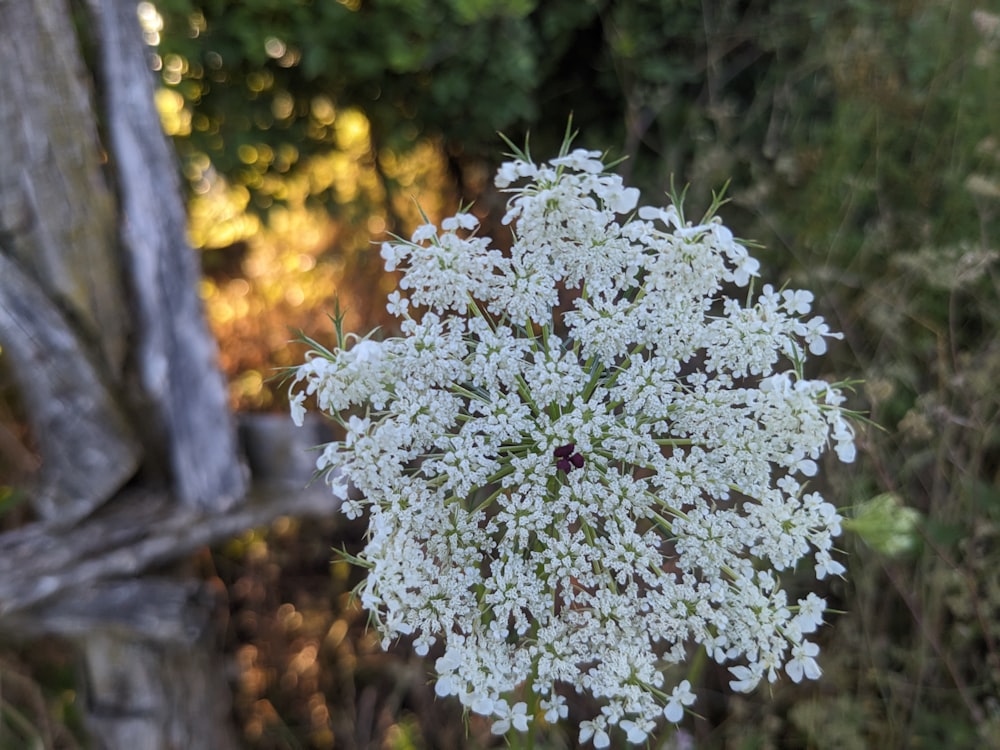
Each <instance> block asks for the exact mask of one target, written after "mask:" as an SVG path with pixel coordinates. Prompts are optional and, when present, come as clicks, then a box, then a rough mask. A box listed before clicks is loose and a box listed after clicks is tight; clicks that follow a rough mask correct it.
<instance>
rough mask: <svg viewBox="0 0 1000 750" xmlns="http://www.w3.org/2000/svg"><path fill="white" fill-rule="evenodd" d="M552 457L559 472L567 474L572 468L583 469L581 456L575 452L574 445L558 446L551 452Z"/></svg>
mask: <svg viewBox="0 0 1000 750" xmlns="http://www.w3.org/2000/svg"><path fill="white" fill-rule="evenodd" d="M552 455H553V456H555V458H556V468H557V469H559V471H562V472H565V473H567V474H569V472H571V471H572V470H573V469H574V468H577V469H582V468H583V456H582V455H580V453H579V451H577V450H576V444H575V443H566V445H560V446H559V447H558V448H556V449H555V450H554V451H552Z"/></svg>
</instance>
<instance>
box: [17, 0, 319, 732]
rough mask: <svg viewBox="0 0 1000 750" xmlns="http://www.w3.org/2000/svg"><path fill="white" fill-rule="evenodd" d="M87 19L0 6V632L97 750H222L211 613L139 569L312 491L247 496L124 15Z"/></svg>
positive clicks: (48, 9)
mask: <svg viewBox="0 0 1000 750" xmlns="http://www.w3.org/2000/svg"><path fill="white" fill-rule="evenodd" d="M89 11H90V12H89V14H88V15H87V17H86V18H85V19H77V24H79V26H74V23H73V17H72V9H71V7H70V3H69V2H68V0H31V1H30V2H29V1H27V0H0V35H2V37H3V44H0V69H2V70H3V71H4V74H3V75H2V76H0V133H2V134H3V136H4V146H5V149H4V154H3V156H2V157H0V347H2V355H0V356H3V357H4V358H5V359H7V360H8V365H9V368H10V369H11V370H12V372H13V373H14V377H15V380H16V383H17V386H18V391H19V395H20V398H21V400H22V401H23V404H24V407H25V411H26V413H27V416H28V420H29V422H30V427H31V430H32V434H33V437H34V440H35V443H36V445H37V450H38V452H39V454H40V456H41V468H40V471H39V473H38V475H37V477H36V481H35V484H34V486H33V487H32V488H30V489H31V493H32V498H33V500H32V505H33V508H34V511H35V514H36V516H37V518H38V520H37V522H35V523H33V524H31V525H29V526H27V527H24V528H20V529H17V530H15V531H12V532H9V533H7V534H4V535H2V536H0V632H2V633H4V634H5V635H6V636H7V637H10V636H14V637H36V636H38V635H41V634H45V633H54V634H59V635H61V636H65V637H69V638H71V639H72V640H73V641H74V642H75V643H76V644H78V646H79V649H80V652H81V655H82V657H83V661H84V665H85V672H86V674H85V682H86V692H87V696H88V698H87V700H88V713H89V726H90V729H91V731H92V733H93V735H94V739H95V741H96V744H97V746H99V747H104V748H108V749H109V750H119V749H120V750H136V749H140V748H141V749H143V750H144V749H145V748H149V749H150V750H159V749H161V748H162V749H163V750H167V749H168V748H170V749H174V748H176V749H178V750H179V749H180V748H185V749H191V748H211V749H212V750H226V749H227V748H235V747H237V743H236V740H235V733H234V732H233V730H232V728H231V725H230V721H229V716H228V706H229V703H228V688H227V685H226V682H225V677H224V672H223V670H221V669H219V659H220V657H219V656H218V654H216V653H215V650H214V648H213V646H214V644H213V642H212V640H213V632H212V627H211V617H210V616H211V610H212V608H213V607H214V606H217V602H213V595H212V591H211V589H210V587H207V586H205V585H204V584H202V583H200V582H198V581H194V580H185V579H183V578H165V577H159V578H153V577H149V576H146V575H145V571H146V570H147V569H149V568H150V567H151V566H154V565H158V566H162V565H164V564H165V563H169V562H171V561H173V560H177V559H179V558H182V557H183V556H185V555H189V554H190V553H191V552H192V551H193V550H195V549H197V548H198V546H199V545H205V544H209V543H212V542H215V541H218V540H220V539H224V538H226V537H227V536H231V535H234V534H237V533H239V532H240V531H241V530H243V529H245V528H248V527H251V526H255V525H261V524H264V523H267V522H269V521H270V520H272V519H273V518H275V517H276V516H278V515H294V514H308V513H321V512H324V511H328V510H329V500H328V497H329V496H328V495H327V494H326V493H325V492H312V493H309V492H307V493H301V492H292V493H281V494H280V495H274V494H271V495H268V494H267V493H264V494H263V495H261V496H260V497H257V498H256V499H255V500H253V501H251V499H249V498H248V495H247V486H248V485H247V482H248V474H247V470H246V468H245V467H244V465H243V461H242V459H241V455H240V450H239V448H238V444H237V438H236V430H235V428H234V424H233V419H232V415H231V414H230V413H229V411H228V408H227V398H226V390H225V384H224V382H223V380H222V377H221V374H220V372H219V370H218V368H217V365H216V351H215V344H214V341H213V340H212V338H211V336H210V333H209V331H208V328H207V325H206V323H205V320H204V316H203V313H202V309H201V304H200V300H199V298H198V280H199V276H198V264H197V259H196V257H195V255H194V253H193V251H192V250H191V248H190V247H189V246H188V245H187V242H186V239H185V227H186V220H185V212H184V206H183V203H182V200H181V194H180V185H179V180H178V177H177V165H176V162H175V157H174V154H173V151H172V149H171V148H170V145H169V143H168V142H167V140H166V138H165V136H164V135H163V133H162V130H161V127H160V123H159V118H158V115H157V112H156V110H155V107H154V103H153V93H154V82H153V77H152V74H151V72H150V70H149V67H148V65H147V61H146V55H147V49H146V47H145V45H144V43H143V40H142V35H141V31H140V29H139V25H138V20H137V17H136V2H134V1H133V0H91V3H90V5H89ZM77 28H82V29H84V33H85V34H86V35H87V37H88V38H89V40H90V41H91V42H93V49H94V50H95V52H96V54H95V55H94V56H93V59H92V62H91V64H92V65H93V66H94V68H95V70H90V69H88V67H87V65H86V64H85V62H84V57H83V55H82V53H81V44H80V40H79V39H78V38H77V30H76V29H77ZM95 92H97V93H95ZM99 123H100V125H101V127H100V128H99V127H98V124H99Z"/></svg>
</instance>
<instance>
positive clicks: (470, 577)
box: [292, 148, 854, 747]
mask: <svg viewBox="0 0 1000 750" xmlns="http://www.w3.org/2000/svg"><path fill="white" fill-rule="evenodd" d="M497 185H498V186H499V187H501V188H503V189H505V190H507V191H508V192H509V194H510V201H509V204H508V212H507V215H506V217H505V219H504V222H505V223H507V224H509V225H511V226H512V229H513V237H514V242H513V247H512V248H511V250H510V251H509V252H501V251H500V250H497V249H494V248H492V247H491V241H490V239H488V238H484V237H479V236H477V230H478V221H477V219H476V218H475V217H474V216H473V215H472V214H470V213H467V212H463V213H459V214H458V215H456V216H454V217H452V218H451V219H447V220H445V221H444V222H443V223H442V225H441V228H440V229H439V228H437V227H435V226H434V225H432V224H425V225H423V226H421V227H419V228H418V229H417V231H416V232H415V233H414V235H413V236H412V238H411V239H410V240H409V241H407V240H402V239H399V240H396V241H393V242H389V243H386V244H385V245H384V246H383V248H382V257H383V258H384V259H385V261H386V266H387V267H388V268H393V269H395V268H398V269H400V270H401V271H402V279H401V281H400V284H399V290H397V291H396V292H393V294H392V295H391V296H390V299H389V311H390V312H391V313H393V314H394V315H396V316H398V318H399V319H400V325H401V330H402V335H401V336H400V337H396V338H389V339H387V340H385V341H382V342H375V341H373V340H370V339H367V338H366V339H357V338H354V337H351V336H346V337H345V336H343V335H342V334H341V333H340V331H339V330H338V347H337V348H335V349H334V350H333V351H328V350H325V349H322V348H320V347H317V348H316V349H314V350H313V351H312V352H310V355H309V356H308V358H307V360H306V362H305V363H304V364H303V365H301V366H300V367H299V368H298V369H297V371H296V374H295V380H294V382H293V384H292V405H293V414H294V416H295V417H296V418H298V419H300V418H301V415H302V410H303V409H304V406H303V400H304V399H303V394H305V395H309V396H315V397H316V400H317V403H318V406H319V409H320V410H321V411H323V412H325V413H326V414H328V415H330V416H332V417H333V418H334V419H336V420H338V421H339V423H340V424H341V425H342V426H343V427H344V429H345V432H346V437H345V438H344V440H343V441H341V442H336V443H332V444H329V445H327V446H325V450H323V452H322V454H321V455H320V458H319V459H318V462H317V463H318V468H319V469H320V470H321V471H323V472H326V473H327V477H328V479H329V481H330V483H331V485H332V488H333V491H334V493H335V494H336V495H337V496H338V497H340V498H341V499H343V500H344V504H343V509H344V511H345V512H346V513H348V514H349V515H352V516H356V515H359V514H361V513H363V512H367V513H368V518H369V533H368V537H367V545H366V547H365V549H364V551H363V553H362V554H361V556H360V559H361V561H362V562H363V564H364V565H366V566H367V567H368V578H367V581H366V583H365V585H364V589H363V592H362V603H363V605H364V606H365V607H366V608H368V609H369V610H370V611H371V612H372V615H373V619H374V622H375V625H376V627H377V628H378V630H379V632H380V633H381V635H382V637H383V644H385V645H388V644H389V643H390V642H391V641H392V640H393V639H395V638H397V637H399V636H401V635H406V636H412V637H413V639H414V642H415V647H416V649H417V651H418V653H423V654H426V653H428V652H429V649H430V648H431V646H432V645H433V644H435V643H439V644H440V646H439V648H440V649H441V650H442V652H443V655H442V656H440V658H438V659H437V661H436V663H435V671H436V675H437V683H436V691H437V693H438V694H439V695H441V696H447V695H454V696H457V698H458V699H459V700H460V701H461V702H462V704H463V705H464V706H466V707H468V708H469V709H471V710H472V711H475V712H477V713H480V714H483V715H486V716H489V717H492V719H493V721H494V725H493V729H494V731H495V732H496V733H498V734H502V733H505V732H507V731H512V730H513V731H522V732H523V731H527V730H529V728H530V724H531V723H532V722H535V721H542V720H544V721H557V720H559V719H560V718H562V717H565V716H566V706H565V698H564V696H563V695H562V691H564V690H566V689H570V690H576V691H577V692H581V693H589V694H590V695H592V696H594V697H595V698H597V699H598V700H599V702H600V705H601V706H602V708H601V711H600V713H599V714H598V715H596V716H593V717H590V718H589V719H586V720H584V721H583V722H582V723H581V725H580V739H581V741H586V740H591V741H593V742H594V744H595V745H596V746H598V747H606V746H608V744H609V742H610V733H611V732H612V731H618V732H620V733H622V734H624V736H625V737H626V739H628V740H629V741H631V742H633V743H642V742H644V741H645V740H646V738H647V736H648V734H649V733H650V732H651V731H653V729H654V727H655V726H656V724H657V723H658V722H659V723H662V722H663V721H664V719H665V720H666V721H667V722H674V723H676V722H678V721H680V720H681V719H682V718H683V715H684V712H685V710H686V709H687V708H688V707H689V706H691V705H692V704H693V703H694V701H695V695H694V693H693V692H692V691H691V686H690V684H689V683H688V681H687V680H680V681H675V682H671V683H670V684H668V680H667V678H666V676H665V671H664V666H665V665H670V664H681V663H683V662H684V661H685V659H686V658H687V656H688V649H689V647H691V646H692V645H694V644H700V645H703V646H704V647H705V648H706V649H707V651H708V653H709V655H710V656H712V657H713V658H714V659H716V660H717V661H718V662H719V663H730V664H732V665H733V666H732V667H730V669H731V671H732V673H733V676H734V678H735V679H734V681H733V682H732V683H731V685H732V687H733V689H735V690H744V691H747V690H752V689H753V688H754V687H755V686H756V685H757V684H758V682H759V681H760V680H761V679H762V678H765V677H766V678H767V679H768V680H769V681H774V680H775V679H777V677H778V674H779V671H780V670H781V669H782V668H783V669H784V671H785V672H786V673H787V674H788V675H789V677H791V678H792V679H793V680H795V681H799V680H801V679H802V678H804V677H805V678H810V679H813V678H816V677H818V676H819V674H820V669H819V666H818V663H817V661H816V658H815V657H816V656H817V655H818V647H817V646H816V645H815V644H813V643H811V642H809V641H807V640H805V637H804V634H807V633H811V632H814V631H815V630H816V629H817V627H818V626H819V625H820V624H821V623H822V615H823V611H824V609H825V606H826V603H825V602H824V601H823V600H822V599H821V598H819V597H818V596H816V595H815V594H809V595H808V597H807V598H805V599H801V600H798V601H797V602H794V603H792V602H789V601H788V598H787V596H786V594H785V592H784V591H783V590H782V589H781V587H780V582H779V580H778V577H777V573H779V572H780V571H783V570H791V569H792V568H794V567H795V566H796V565H797V564H798V562H799V561H800V560H801V559H802V558H804V557H811V558H812V560H813V565H814V566H815V571H816V572H817V574H818V575H819V577H822V576H824V575H827V574H831V573H832V574H836V573H839V572H841V571H842V570H843V566H841V565H840V564H839V563H838V562H836V560H834V558H833V556H832V552H833V547H832V545H833V539H834V537H835V536H837V534H839V533H840V516H839V515H838V514H837V512H836V510H835V509H834V507H833V506H832V505H831V504H830V503H828V502H826V501H825V500H823V498H822V497H821V496H820V495H819V494H818V493H816V492H812V491H810V492H807V491H806V490H805V487H804V484H805V482H806V480H807V478H808V477H811V476H812V475H813V474H815V473H816V471H817V459H819V457H820V455H821V454H822V453H823V452H824V450H826V448H827V447H828V446H829V445H830V444H831V442H832V443H834V444H835V448H836V450H837V454H838V455H839V456H840V457H841V458H842V459H846V460H849V459H850V458H853V455H854V449H853V438H854V432H853V428H852V426H851V423H850V421H849V417H850V414H849V413H848V412H846V411H845V410H844V409H843V408H842V407H841V404H842V403H843V400H844V399H843V396H842V395H841V387H840V386H838V385H831V384H828V383H826V382H824V381H819V380H809V379H807V378H805V377H804V375H803V364H804V362H805V360H806V358H807V356H808V354H809V353H812V354H821V353H822V352H823V351H824V350H825V347H826V343H825V339H826V338H829V337H832V336H835V335H836V334H831V333H830V332H829V330H828V328H827V326H826V325H825V323H823V320H822V319H821V318H818V317H812V318H807V317H804V316H807V315H808V314H809V311H810V309H811V302H812V295H811V294H809V293H808V292H804V291H793V290H781V291H775V290H774V289H773V288H772V287H770V286H764V287H763V289H762V291H761V293H760V294H759V295H757V296H756V297H754V296H753V294H752V292H751V291H750V290H751V289H752V286H751V280H752V279H753V278H754V277H755V276H756V274H757V271H758V268H759V264H758V263H757V261H756V260H755V259H754V258H753V257H752V256H751V255H750V254H749V252H748V251H747V249H746V247H744V245H742V244H740V243H739V242H738V241H737V240H736V239H735V238H734V237H733V235H732V233H731V232H730V231H729V230H728V229H727V228H726V227H725V226H724V225H723V224H722V223H721V222H720V220H719V219H718V218H715V217H714V215H713V213H714V209H713V212H710V214H709V215H708V216H707V217H706V218H705V219H704V220H702V221H701V222H699V223H697V224H695V223H690V222H687V221H685V219H684V217H683V211H682V207H681V206H680V205H676V204H675V205H672V206H668V207H666V208H659V207H651V206H643V207H641V208H639V209H638V211H635V209H636V204H637V202H638V192H637V191H635V190H634V189H631V188H625V187H624V186H623V184H622V181H621V179H620V178H619V177H617V176H616V175H613V174H609V173H607V172H605V171H604V165H603V162H602V160H601V155H600V154H599V153H597V152H591V151H581V150H577V151H569V149H568V148H566V149H564V152H563V154H561V155H560V157H559V158H557V159H555V160H553V161H551V162H548V163H543V164H535V163H534V162H532V161H531V160H530V159H529V158H528V157H527V156H526V155H524V154H519V158H517V159H514V160H513V161H510V162H508V163H506V164H504V165H503V166H502V167H501V168H500V170H499V172H498V175H497ZM633 212H634V213H633ZM740 287H743V288H745V290H746V291H745V293H744V296H745V298H746V301H745V302H740V301H739V300H737V299H736V298H734V297H732V296H730V295H731V294H732V293H733V292H735V291H737V290H738V289H739V288H740ZM404 295H405V296H404ZM421 312H422V314H420V313H421ZM348 482H350V483H351V484H353V485H354V487H355V488H356V489H357V490H358V493H359V495H360V499H352V498H356V497H357V495H349V493H348V491H347V488H348ZM669 673H670V674H672V673H673V671H670V672H669ZM615 728H617V729H615Z"/></svg>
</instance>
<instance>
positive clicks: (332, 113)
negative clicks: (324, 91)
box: [310, 96, 337, 125]
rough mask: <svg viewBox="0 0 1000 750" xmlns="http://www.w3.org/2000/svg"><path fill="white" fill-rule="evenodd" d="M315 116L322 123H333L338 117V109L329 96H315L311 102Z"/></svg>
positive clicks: (311, 108)
mask: <svg viewBox="0 0 1000 750" xmlns="http://www.w3.org/2000/svg"><path fill="white" fill-rule="evenodd" d="M310 111H311V112H312V116H313V118H314V119H315V120H316V121H318V122H319V123H321V124H322V125H332V124H333V121H334V120H335V119H336V117H337V110H336V109H335V108H334V106H333V101H332V100H331V99H330V97H328V96H314V97H313V99H312V102H310Z"/></svg>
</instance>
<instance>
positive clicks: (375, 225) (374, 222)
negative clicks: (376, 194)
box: [368, 214, 386, 237]
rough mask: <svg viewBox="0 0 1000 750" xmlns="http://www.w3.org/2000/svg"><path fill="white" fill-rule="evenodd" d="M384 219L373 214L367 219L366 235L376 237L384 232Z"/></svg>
mask: <svg viewBox="0 0 1000 750" xmlns="http://www.w3.org/2000/svg"><path fill="white" fill-rule="evenodd" d="M385 226H386V225H385V217H384V216H379V215H377V214H374V215H372V216H369V217H368V233H369V234H370V235H372V236H373V237H377V236H378V235H380V234H383V233H384V232H385Z"/></svg>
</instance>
